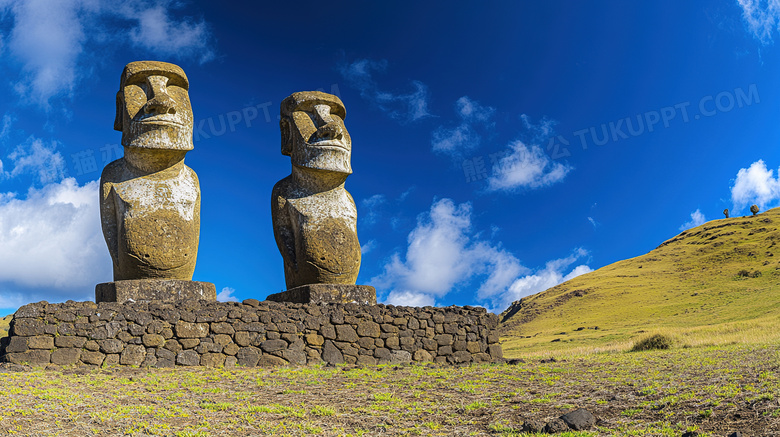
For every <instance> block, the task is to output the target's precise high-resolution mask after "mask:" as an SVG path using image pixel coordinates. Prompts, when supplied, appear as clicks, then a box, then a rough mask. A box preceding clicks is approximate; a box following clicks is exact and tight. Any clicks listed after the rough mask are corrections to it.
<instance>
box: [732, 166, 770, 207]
mask: <svg viewBox="0 0 780 437" xmlns="http://www.w3.org/2000/svg"><path fill="white" fill-rule="evenodd" d="M778 199H780V181H779V180H778V178H775V177H774V171H773V170H768V169H767V168H766V164H764V161H763V160H758V161H756V162H754V163H752V164H750V167H748V168H741V169H739V171H738V172H737V178H736V180H735V181H734V185H733V186H732V187H731V201H732V203H733V204H734V208H733V214H734V215H736V214H738V213H739V212H740V211H741V210H742V209H743V208H745V207H746V206H748V205H750V204H752V203H755V204H757V205H758V206H759V207H760V208H761V209H762V210H764V209H766V206H767V205H768V204H770V203H771V202H775V201H777V200H778Z"/></svg>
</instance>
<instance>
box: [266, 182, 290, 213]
mask: <svg viewBox="0 0 780 437" xmlns="http://www.w3.org/2000/svg"><path fill="white" fill-rule="evenodd" d="M292 191H293V184H292V175H290V176H287V177H286V178H284V179H282V180H280V181H279V182H277V183H276V184H274V188H273V189H272V190H271V207H272V209H273V210H277V209H279V210H281V209H283V208H284V206H285V205H286V204H287V198H288V197H290V194H291V193H292Z"/></svg>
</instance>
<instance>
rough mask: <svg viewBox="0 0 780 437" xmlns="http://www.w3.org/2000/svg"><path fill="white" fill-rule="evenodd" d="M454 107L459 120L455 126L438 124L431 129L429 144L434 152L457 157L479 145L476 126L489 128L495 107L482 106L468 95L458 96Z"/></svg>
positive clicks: (479, 139) (480, 137)
mask: <svg viewBox="0 0 780 437" xmlns="http://www.w3.org/2000/svg"><path fill="white" fill-rule="evenodd" d="M455 107H456V111H457V113H458V117H459V118H460V122H459V123H458V124H457V125H456V126H448V127H445V126H440V127H439V128H437V129H436V130H435V131H433V134H432V139H431V146H432V148H433V151H434V152H444V153H447V154H449V155H452V156H456V157H459V156H461V154H462V153H464V152H469V151H472V150H474V149H476V148H477V147H478V146H479V144H480V142H481V140H482V136H481V135H480V134H479V133H478V128H479V127H485V128H489V127H490V126H492V125H493V123H491V122H490V119H491V118H492V117H493V113H495V109H494V108H491V107H489V106H482V105H480V104H479V103H478V102H476V101H474V100H471V99H470V98H469V97H468V96H463V97H461V98H459V99H458V100H457V102H455Z"/></svg>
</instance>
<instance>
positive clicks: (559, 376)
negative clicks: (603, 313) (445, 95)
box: [0, 345, 780, 437]
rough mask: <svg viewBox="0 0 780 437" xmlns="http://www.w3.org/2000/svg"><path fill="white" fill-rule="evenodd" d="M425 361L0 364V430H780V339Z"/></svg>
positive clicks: (464, 432) (396, 432) (334, 433)
mask: <svg viewBox="0 0 780 437" xmlns="http://www.w3.org/2000/svg"><path fill="white" fill-rule="evenodd" d="M550 358H551V357H548V358H544V359H540V358H533V359H527V360H525V361H524V362H515V363H512V364H492V365H479V366H468V367H442V366H435V365H404V366H365V367H356V366H345V367H288V368H270V369H269V368H251V369H250V368H239V369H208V368H177V369H136V368H118V367H117V368H93V369H89V368H49V369H31V368H27V367H24V366H15V365H10V366H9V365H3V367H2V368H0V381H2V386H3V393H2V395H0V405H2V408H0V434H14V435H30V436H38V435H41V436H43V435H63V436H107V435H111V436H113V435H133V436H146V435H161V436H178V437H182V436H256V435H296V436H297V435H325V436H349V435H351V436H358V435H365V436H375V435H377V436H394V435H437V436H466V435H475V436H486V435H495V436H520V435H528V434H525V433H523V432H522V429H523V424H524V423H525V422H537V423H542V424H543V423H546V422H548V421H550V420H552V419H555V418H557V417H559V416H560V415H562V414H564V413H566V412H568V411H571V410H574V409H577V408H584V409H586V410H588V411H590V412H591V413H592V414H593V415H594V416H595V418H596V424H595V426H594V427H593V428H592V429H591V430H590V431H580V432H571V433H565V434H564V435H568V436H590V435H637V436H682V435H683V434H684V433H686V432H688V433H689V434H687V435H701V436H706V435H712V436H728V435H730V434H732V433H733V432H736V431H740V432H741V433H742V434H741V435H742V436H780V345H766V346H760V347H759V346H738V345H735V346H728V347H712V348H691V349H672V350H667V351H648V352H622V353H609V354H594V355H587V356H583V357H578V358H567V359H554V358H553V359H552V360H551V359H550Z"/></svg>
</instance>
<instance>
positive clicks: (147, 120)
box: [133, 115, 184, 127]
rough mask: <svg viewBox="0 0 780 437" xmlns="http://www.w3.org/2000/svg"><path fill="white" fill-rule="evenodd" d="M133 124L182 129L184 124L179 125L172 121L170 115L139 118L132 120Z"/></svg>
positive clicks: (176, 121)
mask: <svg viewBox="0 0 780 437" xmlns="http://www.w3.org/2000/svg"><path fill="white" fill-rule="evenodd" d="M133 122H134V123H140V124H151V125H160V126H174V127H184V124H183V123H181V122H180V121H178V120H172V119H171V117H170V115H146V116H143V115H142V116H141V117H139V118H138V119H136V120H133Z"/></svg>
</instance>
